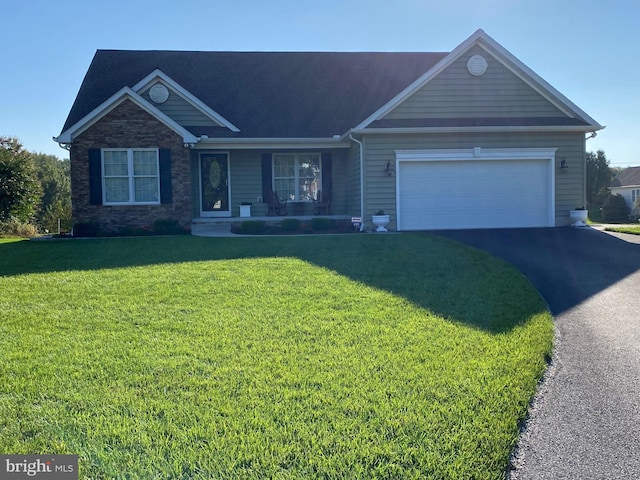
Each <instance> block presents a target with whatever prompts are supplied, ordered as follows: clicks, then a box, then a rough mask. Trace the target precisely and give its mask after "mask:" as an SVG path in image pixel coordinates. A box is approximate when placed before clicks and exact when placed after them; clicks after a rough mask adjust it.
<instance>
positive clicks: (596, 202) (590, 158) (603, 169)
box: [586, 150, 615, 210]
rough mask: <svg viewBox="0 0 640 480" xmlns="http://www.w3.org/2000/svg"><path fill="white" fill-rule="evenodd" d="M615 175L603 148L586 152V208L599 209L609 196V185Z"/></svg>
mask: <svg viewBox="0 0 640 480" xmlns="http://www.w3.org/2000/svg"><path fill="white" fill-rule="evenodd" d="M614 176H615V172H614V170H613V169H612V168H611V167H610V166H609V160H607V157H606V155H605V153H604V151H603V150H598V151H597V152H596V153H593V152H587V205H586V206H587V208H588V209H589V210H600V208H601V207H602V205H603V204H604V201H605V200H606V199H607V197H609V186H610V185H611V180H613V177H614Z"/></svg>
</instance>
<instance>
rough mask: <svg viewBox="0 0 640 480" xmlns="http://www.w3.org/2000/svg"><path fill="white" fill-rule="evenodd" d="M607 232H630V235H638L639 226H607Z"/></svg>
mask: <svg viewBox="0 0 640 480" xmlns="http://www.w3.org/2000/svg"><path fill="white" fill-rule="evenodd" d="M605 230H606V231H608V232H618V233H630V234H632V235H640V226H638V227H607V228H605Z"/></svg>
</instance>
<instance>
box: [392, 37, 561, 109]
mask: <svg viewBox="0 0 640 480" xmlns="http://www.w3.org/2000/svg"><path fill="white" fill-rule="evenodd" d="M474 55H481V56H482V57H483V58H484V59H485V60H486V62H487V68H486V72H485V73H484V74H482V75H478V76H474V75H472V74H471V73H470V72H469V70H468V69H467V62H468V61H469V59H470V58H471V57H473V56H474ZM469 117H472V118H514V117H566V115H565V114H564V113H563V112H561V111H560V110H559V109H558V108H557V107H556V106H554V105H553V104H552V103H551V102H550V101H549V100H547V99H546V98H544V97H543V96H542V95H541V94H540V93H538V92H536V91H535V90H534V89H533V88H532V87H531V86H530V85H527V84H526V83H525V82H524V81H523V80H522V79H521V78H519V77H518V76H516V75H515V74H514V73H513V72H512V71H510V70H509V69H507V68H506V67H505V66H504V65H503V64H502V63H501V62H499V61H498V60H497V59H496V58H494V57H493V56H492V55H490V54H489V53H488V52H487V51H486V50H484V49H483V48H481V47H479V46H477V45H476V46H474V47H473V48H471V49H470V50H468V51H467V52H466V53H465V54H464V55H461V56H460V57H459V58H458V59H457V60H455V61H454V62H453V63H452V64H451V65H449V66H448V67H447V68H446V69H444V70H443V71H442V72H440V73H439V74H438V75H437V76H435V77H434V78H432V79H431V80H430V81H429V82H428V83H426V84H425V85H424V86H423V87H421V88H420V89H418V90H417V91H416V92H415V93H413V94H412V95H411V96H410V97H408V98H407V99H406V100H404V101H403V102H402V103H400V104H399V105H398V106H397V107H395V108H394V109H393V110H391V111H390V112H389V113H388V114H387V115H385V116H384V117H383V119H387V120H389V119H392V120H395V119H418V118H469Z"/></svg>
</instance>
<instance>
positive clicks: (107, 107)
mask: <svg viewBox="0 0 640 480" xmlns="http://www.w3.org/2000/svg"><path fill="white" fill-rule="evenodd" d="M127 99H129V100H131V101H132V102H133V103H135V104H136V105H137V106H138V107H140V108H141V109H143V110H144V111H145V112H147V113H148V114H150V115H151V116H153V117H155V118H156V119H157V120H158V121H160V122H162V123H164V124H165V125H166V126H167V127H169V128H170V129H172V130H173V131H175V132H176V133H177V134H179V135H181V136H182V139H183V141H184V143H197V141H198V138H197V137H196V136H195V135H193V134H192V133H191V132H189V131H188V130H186V129H185V128H184V127H182V126H181V125H179V124H178V123H176V122H175V121H174V120H172V119H171V118H169V117H168V116H167V115H165V114H164V113H162V112H161V111H160V110H158V109H157V108H156V107H154V106H153V105H151V104H150V103H149V102H147V101H146V100H145V99H144V98H142V97H141V96H140V95H138V94H137V93H136V92H134V91H133V90H132V89H131V88H129V87H123V88H121V89H120V90H119V91H118V92H116V93H114V94H113V95H112V96H111V97H109V98H108V99H107V100H106V101H104V102H103V103H102V104H100V105H99V106H98V107H96V108H94V109H93V110H92V111H91V112H89V113H88V114H87V115H85V116H84V117H83V118H81V119H80V120H79V121H78V122H76V123H75V124H74V125H72V126H71V127H69V128H68V129H67V130H66V131H64V132H62V133H61V134H60V136H58V137H56V138H55V139H54V140H55V141H56V142H58V143H72V142H73V139H74V138H75V137H77V136H78V135H80V134H81V133H82V132H84V131H85V130H87V129H88V128H89V127H91V125H93V124H95V123H96V122H97V121H98V120H100V119H101V118H103V117H104V116H105V115H107V114H108V113H109V112H111V111H112V110H113V109H115V108H116V107H117V106H118V105H120V104H121V103H122V102H124V101H125V100H127Z"/></svg>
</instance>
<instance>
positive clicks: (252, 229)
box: [240, 220, 266, 235]
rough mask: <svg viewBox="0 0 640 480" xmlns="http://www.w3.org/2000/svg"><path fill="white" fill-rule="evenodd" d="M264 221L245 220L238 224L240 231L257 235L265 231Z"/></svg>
mask: <svg viewBox="0 0 640 480" xmlns="http://www.w3.org/2000/svg"><path fill="white" fill-rule="evenodd" d="M265 225H266V224H265V222H264V221H262V220H247V221H245V222H242V223H241V224H240V233H244V234H245V235H259V234H261V233H264V231H265Z"/></svg>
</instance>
